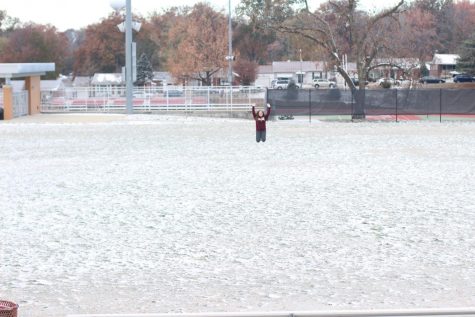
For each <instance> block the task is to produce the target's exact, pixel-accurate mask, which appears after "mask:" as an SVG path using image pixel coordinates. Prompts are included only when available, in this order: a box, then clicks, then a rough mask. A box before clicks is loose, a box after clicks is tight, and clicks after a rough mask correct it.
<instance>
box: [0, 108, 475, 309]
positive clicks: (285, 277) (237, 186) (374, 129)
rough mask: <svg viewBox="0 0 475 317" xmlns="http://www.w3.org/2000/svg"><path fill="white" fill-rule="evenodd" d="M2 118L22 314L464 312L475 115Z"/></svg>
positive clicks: (4, 281) (7, 206)
mask: <svg viewBox="0 0 475 317" xmlns="http://www.w3.org/2000/svg"><path fill="white" fill-rule="evenodd" d="M267 136H268V142H267V143H265V144H257V143H256V142H255V141H254V139H255V136H254V123H253V122H252V121H244V120H231V119H205V118H183V117H160V116H131V117H130V118H129V119H125V120H122V121H121V120H117V121H115V122H102V123H101V122H95V123H66V124H52V123H48V124H38V123H10V124H6V123H5V124H0V166H1V167H2V170H1V177H0V193H1V194H0V217H1V225H0V236H1V239H0V259H1V265H0V298H4V299H10V300H13V301H16V302H18V303H19V304H20V314H21V315H22V316H31V317H39V316H53V317H56V316H64V315H65V314H68V313H118V312H137V313H139V312H201V311H249V310H308V309H315V310H317V309H333V308H335V309H336V308H338V309H353V308H355V309H356V308H409V307H442V306H447V307H455V306H469V305H473V299H474V298H475V284H474V283H473V281H474V280H475V236H474V231H473V228H474V227H475V199H474V198H475V197H474V192H475V164H473V162H475V124H473V123H470V122H468V123H453V122H452V123H451V122H447V123H442V124H440V123H431V122H408V123H399V124H397V123H374V122H373V123H321V122H317V123H315V122H314V123H312V124H308V123H306V122H304V121H297V120H295V121H286V122H283V121H282V122H270V123H269V125H268V135H267Z"/></svg>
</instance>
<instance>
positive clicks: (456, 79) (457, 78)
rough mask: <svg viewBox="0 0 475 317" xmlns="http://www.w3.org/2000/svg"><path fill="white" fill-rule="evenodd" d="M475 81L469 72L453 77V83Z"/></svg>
mask: <svg viewBox="0 0 475 317" xmlns="http://www.w3.org/2000/svg"><path fill="white" fill-rule="evenodd" d="M471 82H475V78H474V77H472V76H471V75H469V74H458V75H456V76H455V77H454V83H471Z"/></svg>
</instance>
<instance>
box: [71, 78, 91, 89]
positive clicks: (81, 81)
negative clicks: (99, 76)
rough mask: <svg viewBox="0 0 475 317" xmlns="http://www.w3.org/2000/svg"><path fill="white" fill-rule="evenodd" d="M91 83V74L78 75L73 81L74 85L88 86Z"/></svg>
mask: <svg viewBox="0 0 475 317" xmlns="http://www.w3.org/2000/svg"><path fill="white" fill-rule="evenodd" d="M90 83H91V78H90V77H89V76H76V77H75V78H74V81H73V87H88V86H89V84H90Z"/></svg>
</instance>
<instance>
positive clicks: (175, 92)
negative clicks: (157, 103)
mask: <svg viewBox="0 0 475 317" xmlns="http://www.w3.org/2000/svg"><path fill="white" fill-rule="evenodd" d="M163 96H164V97H181V96H183V90H181V89H175V88H173V89H167V90H165V91H164V92H163Z"/></svg>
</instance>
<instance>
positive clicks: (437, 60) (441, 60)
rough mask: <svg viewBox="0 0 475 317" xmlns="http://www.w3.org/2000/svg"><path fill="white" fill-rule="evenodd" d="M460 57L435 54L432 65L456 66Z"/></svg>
mask: <svg viewBox="0 0 475 317" xmlns="http://www.w3.org/2000/svg"><path fill="white" fill-rule="evenodd" d="M459 58H460V55H457V54H434V59H433V60H432V64H436V65H456V64H457V59H459Z"/></svg>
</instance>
